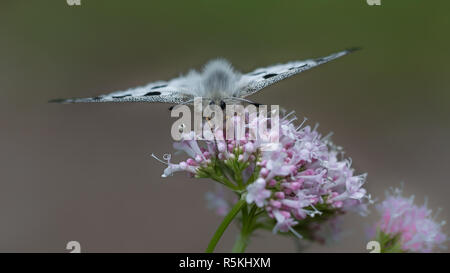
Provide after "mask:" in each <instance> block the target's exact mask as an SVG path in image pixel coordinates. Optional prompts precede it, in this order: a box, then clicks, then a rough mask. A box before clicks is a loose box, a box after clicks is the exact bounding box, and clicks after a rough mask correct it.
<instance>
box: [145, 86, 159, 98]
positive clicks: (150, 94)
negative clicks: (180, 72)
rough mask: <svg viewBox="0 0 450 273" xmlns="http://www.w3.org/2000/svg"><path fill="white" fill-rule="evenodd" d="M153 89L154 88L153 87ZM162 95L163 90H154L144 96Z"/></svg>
mask: <svg viewBox="0 0 450 273" xmlns="http://www.w3.org/2000/svg"><path fill="white" fill-rule="evenodd" d="M152 89H153V88H152ZM159 95H161V92H158V91H153V92H148V93H147V94H145V95H144V96H159Z"/></svg>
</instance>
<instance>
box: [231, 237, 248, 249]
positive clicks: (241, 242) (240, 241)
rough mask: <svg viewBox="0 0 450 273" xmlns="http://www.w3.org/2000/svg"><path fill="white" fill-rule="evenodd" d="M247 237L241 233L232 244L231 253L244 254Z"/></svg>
mask: <svg viewBox="0 0 450 273" xmlns="http://www.w3.org/2000/svg"><path fill="white" fill-rule="evenodd" d="M248 237H249V235H248V234H246V233H244V232H241V233H239V236H238V237H237V239H236V242H235V243H234V246H233V249H232V250H231V252H233V253H244V251H245V249H246V248H247V245H248Z"/></svg>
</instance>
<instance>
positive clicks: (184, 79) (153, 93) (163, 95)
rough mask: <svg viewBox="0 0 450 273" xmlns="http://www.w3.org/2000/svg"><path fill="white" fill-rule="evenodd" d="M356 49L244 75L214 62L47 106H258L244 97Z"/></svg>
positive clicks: (229, 66)
mask: <svg viewBox="0 0 450 273" xmlns="http://www.w3.org/2000/svg"><path fill="white" fill-rule="evenodd" d="M357 49H358V48H351V49H347V50H343V51H340V52H337V53H334V54H331V55H328V56H326V57H322V58H317V59H309V60H304V61H293V62H288V63H285V64H276V65H272V66H268V67H264V68H258V69H256V70H254V71H252V72H249V73H246V74H242V73H240V72H238V71H236V70H235V69H234V68H233V67H232V66H231V64H230V63H229V62H228V61H226V60H223V59H217V60H213V61H210V62H209V63H207V64H206V65H205V67H204V69H203V70H202V71H201V72H198V71H195V70H192V71H190V72H189V73H188V74H186V75H184V76H180V77H178V78H174V79H172V80H169V81H157V82H152V83H149V84H147V85H145V86H141V87H135V88H131V89H128V90H125V91H116V92H113V93H109V94H104V95H99V96H95V97H88V98H72V99H55V100H51V101H50V102H58V103H78V102H161V103H172V104H192V103H193V102H194V99H195V98H198V97H201V98H202V99H203V100H206V101H208V102H209V103H210V104H216V105H220V107H221V108H225V105H226V104H227V103H230V102H231V103H236V102H237V103H239V102H247V103H251V104H255V105H258V104H257V103H255V102H253V101H251V100H248V99H246V97H248V96H250V95H252V94H255V93H256V92H258V91H260V90H261V89H263V88H265V87H267V86H270V85H272V84H274V83H276V82H279V81H281V80H283V79H286V78H289V77H291V76H293V75H296V74H298V73H301V72H303V71H306V70H309V69H311V68H313V67H316V66H319V65H321V64H324V63H327V62H329V61H332V60H335V59H337V58H340V57H342V56H345V55H347V54H349V53H351V52H354V51H355V50H357Z"/></svg>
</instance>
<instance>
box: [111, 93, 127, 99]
mask: <svg viewBox="0 0 450 273" xmlns="http://www.w3.org/2000/svg"><path fill="white" fill-rule="evenodd" d="M129 96H131V95H130V94H126V95H122V96H112V97H113V99H121V98H125V97H129Z"/></svg>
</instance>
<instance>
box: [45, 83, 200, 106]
mask: <svg viewBox="0 0 450 273" xmlns="http://www.w3.org/2000/svg"><path fill="white" fill-rule="evenodd" d="M180 80H181V82H180ZM182 80H183V78H179V79H176V80H172V81H170V82H164V81H158V82H153V83H149V84H147V85H145V86H141V87H136V88H130V89H128V90H125V91H116V92H112V93H108V94H103V95H98V96H95V97H87V98H72V99H55V100H51V101H50V102H59V103H78V102H164V103H175V104H179V103H183V102H186V101H189V100H191V99H193V98H194V96H193V95H192V87H190V86H189V84H183V82H182ZM186 83H189V82H186Z"/></svg>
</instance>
